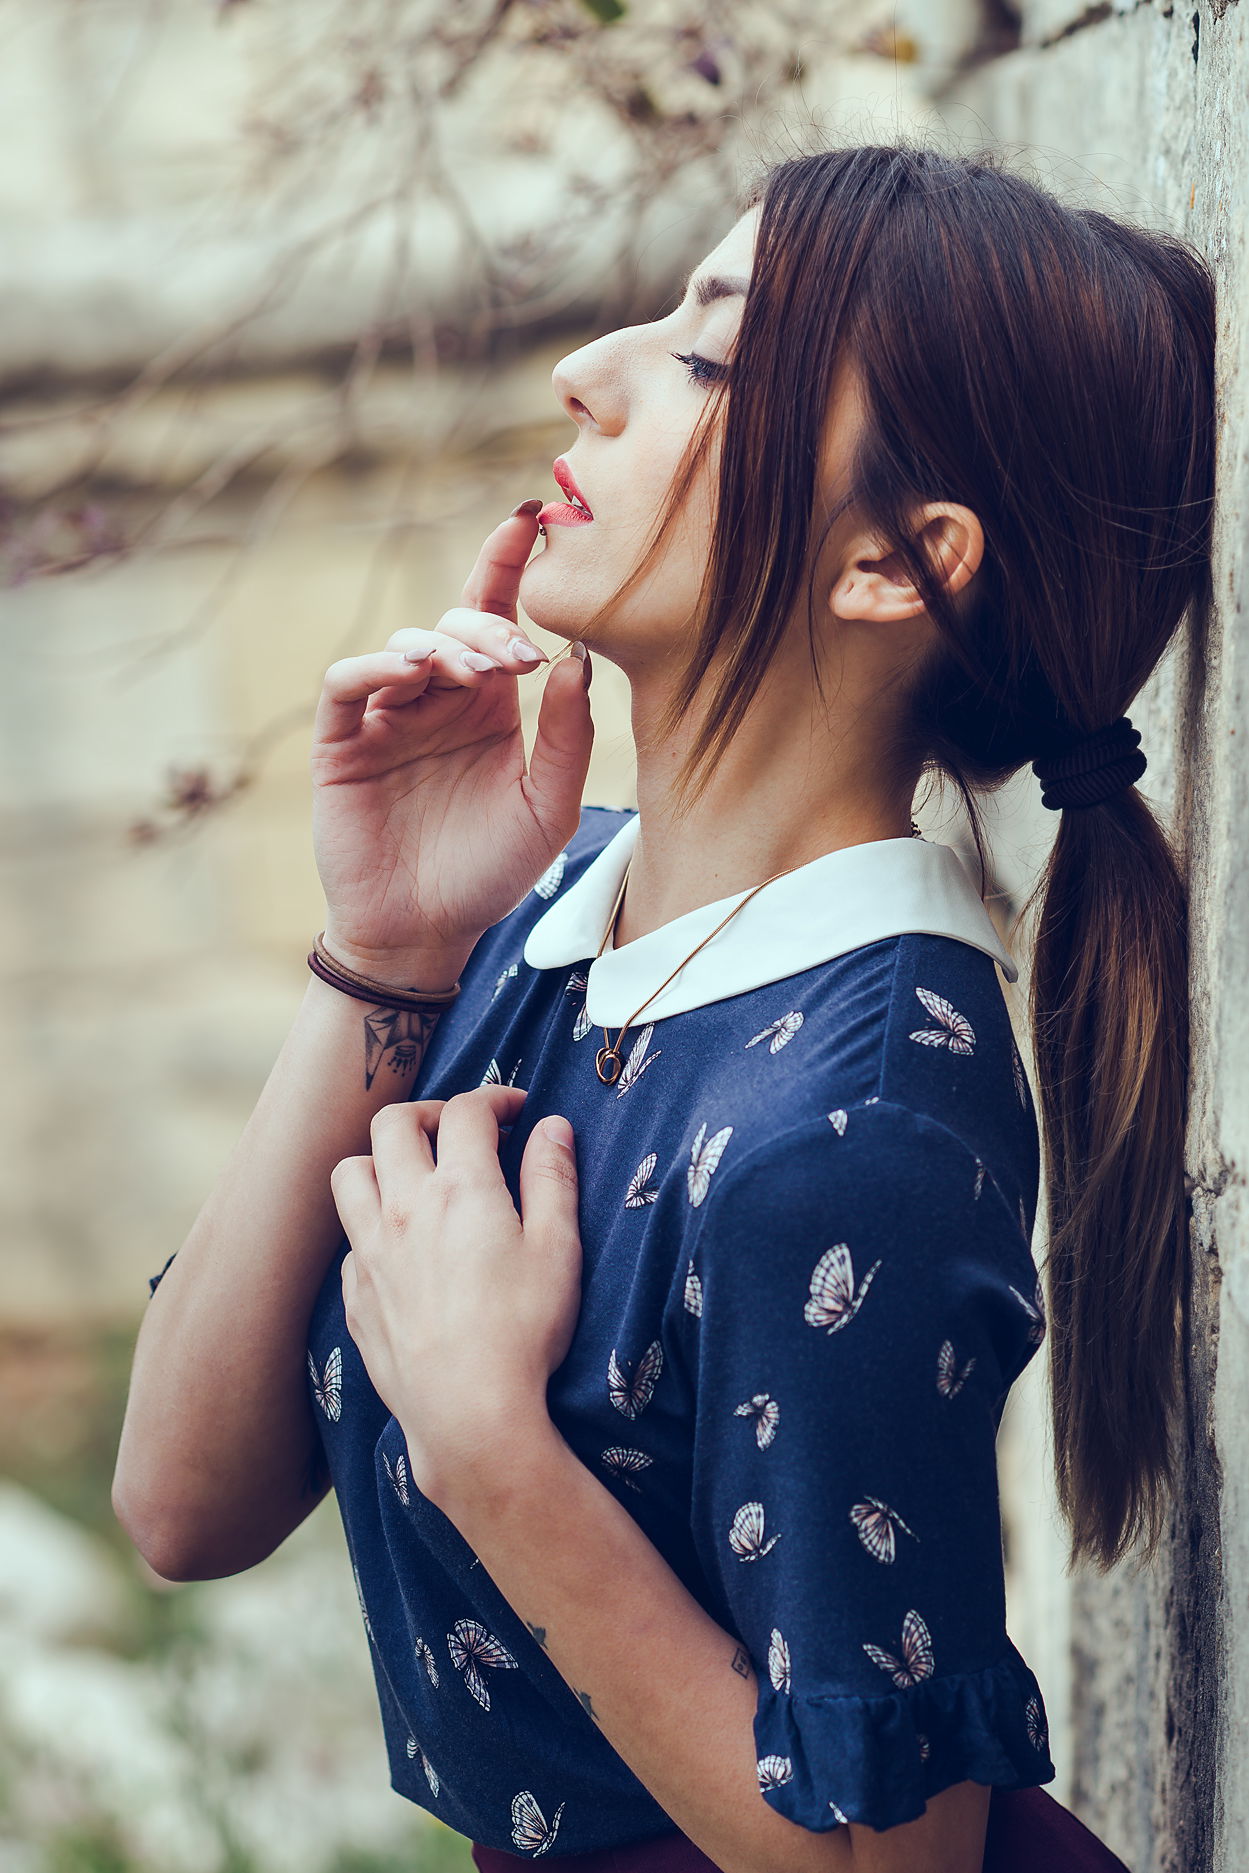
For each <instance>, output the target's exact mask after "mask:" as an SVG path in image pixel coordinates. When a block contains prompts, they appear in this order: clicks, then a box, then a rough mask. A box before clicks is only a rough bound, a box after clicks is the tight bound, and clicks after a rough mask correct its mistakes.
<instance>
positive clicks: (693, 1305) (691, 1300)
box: [685, 1262, 703, 1320]
mask: <svg viewBox="0 0 1249 1873" xmlns="http://www.w3.org/2000/svg"><path fill="white" fill-rule="evenodd" d="M685 1311H686V1313H687V1314H693V1316H694V1318H695V1320H701V1319H702V1314H703V1284H702V1277H701V1276H699V1275H696V1274H695V1273H694V1264H693V1262H691V1263H690V1265H689V1267H688V1268H687V1269H686V1271H685Z"/></svg>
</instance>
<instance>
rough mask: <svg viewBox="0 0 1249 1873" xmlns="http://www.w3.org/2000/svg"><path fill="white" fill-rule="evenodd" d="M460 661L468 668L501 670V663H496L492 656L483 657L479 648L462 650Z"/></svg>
mask: <svg viewBox="0 0 1249 1873" xmlns="http://www.w3.org/2000/svg"><path fill="white" fill-rule="evenodd" d="M460 662H461V663H462V664H464V665H465V667H466V668H467V669H469V670H501V669H502V668H503V665H502V664H501V663H496V662H495V660H494V658H493V657H483V656H482V654H481V652H480V651H479V650H462V651H461V652H460Z"/></svg>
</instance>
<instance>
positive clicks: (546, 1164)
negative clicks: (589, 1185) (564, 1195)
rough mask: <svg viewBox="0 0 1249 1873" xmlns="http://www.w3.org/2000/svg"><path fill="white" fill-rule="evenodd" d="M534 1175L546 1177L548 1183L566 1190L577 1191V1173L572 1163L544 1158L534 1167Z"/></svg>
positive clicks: (562, 1159)
mask: <svg viewBox="0 0 1249 1873" xmlns="http://www.w3.org/2000/svg"><path fill="white" fill-rule="evenodd" d="M534 1174H535V1175H536V1176H538V1177H544V1178H545V1179H546V1180H547V1182H548V1183H552V1184H560V1185H561V1186H562V1187H563V1188H564V1189H565V1190H576V1188H577V1173H576V1172H575V1171H574V1169H573V1167H572V1164H571V1162H569V1161H567V1160H566V1159H564V1158H562V1157H560V1158H543V1159H542V1160H541V1161H540V1162H539V1163H538V1164H536V1165H535V1166H534Z"/></svg>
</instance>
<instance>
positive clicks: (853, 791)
mask: <svg viewBox="0 0 1249 1873" xmlns="http://www.w3.org/2000/svg"><path fill="white" fill-rule="evenodd" d="M778 661H779V660H778ZM631 680H632V692H633V703H632V715H633V738H634V744H635V747H636V750H637V798H638V838H637V845H636V847H635V850H634V854H633V860H632V864H631V866H630V870H629V884H628V889H627V891H626V893H625V899H624V903H623V905H622V906H621V911H620V918H619V922H618V924H617V928H616V943H617V945H618V946H619V945H623V944H625V943H629V942H632V941H633V940H634V939H635V938H637V937H640V936H645V935H646V934H647V933H648V932H649V931H651V930H654V929H657V928H658V927H659V926H660V925H661V924H665V923H669V922H670V921H671V920H672V919H673V918H674V917H680V916H682V915H684V913H685V912H687V911H691V910H696V909H698V907H699V906H700V905H703V904H710V903H714V902H715V901H716V900H717V899H719V898H722V897H729V896H732V895H734V894H736V893H737V892H739V891H746V890H749V889H750V887H751V886H752V885H756V884H759V883H761V882H762V880H763V879H765V878H770V877H771V876H772V874H773V873H775V872H781V871H789V870H792V869H794V868H795V867H796V866H799V865H805V864H808V863H809V862H810V861H811V860H812V859H816V858H820V857H821V856H822V855H823V854H824V853H826V852H835V851H838V850H840V849H841V848H842V847H843V846H850V845H862V844H864V843H865V842H867V841H870V840H876V839H899V838H905V837H906V836H907V834H908V833H909V831H910V809H911V790H910V789H909V788H906V789H903V790H899V789H898V788H896V787H895V788H889V787H887V786H886V785H885V783H884V779H883V776H882V774H881V772H880V768H881V762H880V757H879V749H880V747H881V745H882V735H883V720H882V717H881V715H880V713H879V710H878V709H873V708H872V706H871V699H870V698H863V697H855V696H850V697H846V696H845V694H844V688H843V689H842V690H839V691H838V692H837V698H838V706H837V708H836V710H835V712H833V713H831V714H830V713H829V712H828V711H827V710H826V708H825V706H824V704H823V703H822V701H821V699H820V697H819V695H818V692H817V691H816V688H815V685H814V684H812V683H811V682H810V681H809V680H808V681H806V682H801V681H795V680H793V675H792V673H790V675H789V680H786V672H785V670H784V668H783V667H778V665H774V666H773V668H772V670H771V671H770V672H769V680H768V682H767V683H766V684H765V685H763V686H761V688H760V690H759V692H758V694H757V695H756V697H755V698H754V700H753V702H752V706H751V709H750V710H749V712H748V713H747V715H746V718H745V720H744V722H743V723H742V725H741V726H740V727H739V728H738V730H737V731H736V733H735V734H734V736H733V738H732V740H731V741H730V743H729V745H728V748H727V749H726V750H725V752H724V753H723V754H722V755H720V756H719V757H718V758H717V760H716V762H715V764H714V766H713V768H712V770H711V774H710V779H709V781H708V785H707V787H706V790H705V791H704V792H703V794H702V795H701V797H700V798H699V799H698V800H697V801H695V802H694V803H693V804H692V805H690V804H686V803H684V802H682V801H681V800H680V799H679V798H678V796H677V789H676V782H677V777H678V774H679V772H680V769H681V766H682V763H683V761H684V758H685V755H686V753H687V751H688V749H689V748H690V746H691V745H692V742H693V738H694V729H695V727H696V723H695V722H690V723H689V724H688V725H686V724H683V725H682V727H681V729H680V731H679V732H678V733H677V734H676V735H675V736H669V737H667V738H664V737H663V736H662V735H661V734H660V731H659V726H658V725H659V721H660V717H661V713H662V710H663V706H664V704H665V703H666V701H667V688H666V685H663V684H661V683H660V682H659V681H658V680H657V679H654V678H653V677H651V676H650V675H649V674H648V673H647V674H642V675H637V676H634V677H633V678H632V679H631ZM795 698H800V699H803V700H802V701H800V702H797V703H796V702H795ZM856 705H857V706H856Z"/></svg>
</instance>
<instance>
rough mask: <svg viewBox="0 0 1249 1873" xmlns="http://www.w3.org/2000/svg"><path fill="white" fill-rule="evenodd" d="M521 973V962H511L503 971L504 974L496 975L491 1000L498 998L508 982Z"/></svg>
mask: <svg viewBox="0 0 1249 1873" xmlns="http://www.w3.org/2000/svg"><path fill="white" fill-rule="evenodd" d="M519 974H520V964H519V963H509V964H508V965H507V968H506V969H505V970H504V971H503V973H502V975H500V976H496V977H495V982H494V994H493V995H492V996H491V997H490V999H491V1001H495V1000H497V998H498V997H499V996H500V995H501V994H502V993H503V990H504V989H505V988H506V987H507V985H508V983H509V982H510V981H512V979H513V978H514V977H515V976H517V975H519Z"/></svg>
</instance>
